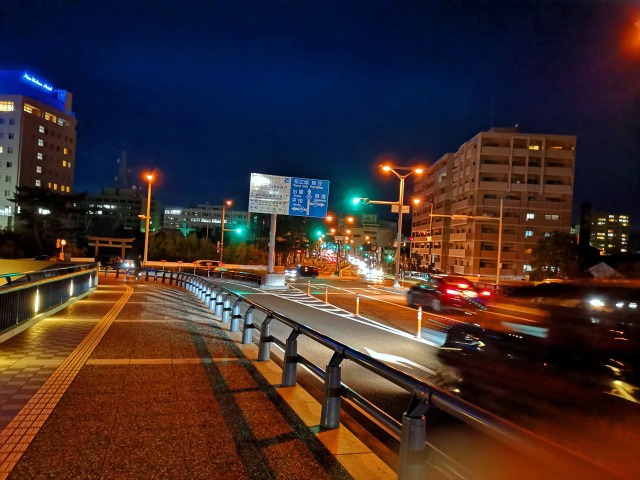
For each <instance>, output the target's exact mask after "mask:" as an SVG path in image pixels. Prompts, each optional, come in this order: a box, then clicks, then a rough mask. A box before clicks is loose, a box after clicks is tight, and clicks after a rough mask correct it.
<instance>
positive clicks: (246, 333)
mask: <svg viewBox="0 0 640 480" xmlns="http://www.w3.org/2000/svg"><path fill="white" fill-rule="evenodd" d="M251 342H253V306H250V307H249V309H248V310H247V313H245V314H244V326H243V327H242V343H244V344H245V345H246V344H248V343H251Z"/></svg>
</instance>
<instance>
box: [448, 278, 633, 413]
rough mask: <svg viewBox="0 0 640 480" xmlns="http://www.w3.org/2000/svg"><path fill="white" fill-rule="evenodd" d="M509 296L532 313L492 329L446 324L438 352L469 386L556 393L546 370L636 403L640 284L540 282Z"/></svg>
mask: <svg viewBox="0 0 640 480" xmlns="http://www.w3.org/2000/svg"><path fill="white" fill-rule="evenodd" d="M512 295H513V297H514V298H517V299H519V300H520V301H523V302H526V303H527V305H529V306H535V308H536V309H537V310H538V312H539V313H538V315H536V316H535V317H531V318H526V319H518V318H517V317H513V318H509V319H507V320H503V321H502V322H501V323H500V324H499V325H498V326H494V327H492V328H490V329H489V328H482V327H480V326H478V325H473V324H463V325H456V326H454V327H452V328H451V329H450V330H449V332H448V334H447V338H446V341H445V343H444V345H443V347H442V349H441V350H440V357H441V359H442V360H443V361H444V363H445V364H446V365H449V366H452V367H454V368H455V369H456V370H457V371H458V372H459V373H460V375H461V378H462V379H463V380H464V381H465V382H466V383H467V384H469V383H474V384H475V386H476V387H477V386H478V385H481V386H483V388H486V387H487V386H489V385H494V386H495V385H498V386H499V388H502V389H505V390H509V389H518V390H520V391H522V392H525V391H526V392H529V394H531V393H532V392H531V390H532V389H534V387H535V388H538V390H541V391H546V392H548V393H549V392H554V393H558V392H557V390H554V388H555V387H556V386H557V385H558V382H555V381H554V380H552V379H550V377H549V376H548V375H549V374H550V372H561V376H562V377H563V378H574V379H575V378H577V379H579V380H578V383H579V384H580V385H583V386H584V385H586V384H589V385H590V387H594V386H595V387H597V388H598V389H600V390H601V391H606V392H607V393H612V394H615V395H619V396H628V397H633V396H636V397H637V398H636V400H637V401H640V390H638V388H637V387H638V385H640V308H639V307H640V288H636V287H632V286H629V285H613V284H610V283H609V284H607V283H593V282H592V283H575V282H563V283H544V284H540V285H538V286H536V287H528V288H523V289H519V290H518V291H517V292H514V293H513V294H512ZM514 371H515V372H517V373H516V374H513V372H514ZM522 372H526V373H522ZM534 375H535V378H536V380H535V382H534V381H533V380H532V378H533V376H534ZM560 385H563V384H560ZM562 388H564V387H562Z"/></svg>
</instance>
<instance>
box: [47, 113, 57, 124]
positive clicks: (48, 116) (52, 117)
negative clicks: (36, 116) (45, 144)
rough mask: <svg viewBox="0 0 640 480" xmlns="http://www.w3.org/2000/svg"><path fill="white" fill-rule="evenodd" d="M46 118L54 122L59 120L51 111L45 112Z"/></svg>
mask: <svg viewBox="0 0 640 480" xmlns="http://www.w3.org/2000/svg"><path fill="white" fill-rule="evenodd" d="M44 119H45V120H48V121H50V122H53V123H56V122H57V121H58V117H56V116H55V115H54V114H53V113H49V112H44Z"/></svg>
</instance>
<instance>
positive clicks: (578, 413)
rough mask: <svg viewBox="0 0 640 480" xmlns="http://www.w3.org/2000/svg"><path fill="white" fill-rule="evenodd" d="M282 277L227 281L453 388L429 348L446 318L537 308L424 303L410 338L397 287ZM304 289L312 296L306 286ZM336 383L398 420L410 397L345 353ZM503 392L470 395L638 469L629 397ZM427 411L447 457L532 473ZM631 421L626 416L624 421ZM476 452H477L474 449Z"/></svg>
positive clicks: (499, 316)
mask: <svg viewBox="0 0 640 480" xmlns="http://www.w3.org/2000/svg"><path fill="white" fill-rule="evenodd" d="M290 285H291V287H292V288H290V289H289V290H288V291H281V292H271V293H267V292H264V291H260V290H257V289H254V288H251V287H247V286H239V285H233V284H227V285H226V286H228V287H229V288H231V289H232V290H234V291H235V292H236V293H239V294H242V295H244V296H246V297H247V298H249V299H251V300H253V301H255V302H256V303H259V304H262V305H264V306H266V307H268V308H270V309H272V310H275V311H278V312H279V313H282V314H284V315H286V316H287V317H289V318H292V319H294V320H296V321H298V322H300V323H303V324H306V325H308V326H309V327H311V328H313V329H315V330H318V331H320V332H322V333H324V334H326V335H328V336H330V337H332V338H334V339H336V340H338V341H339V342H342V343H345V344H347V345H349V346H351V347H353V348H356V349H358V350H360V351H362V352H364V353H367V354H369V355H371V356H373V357H375V358H378V359H380V360H382V361H384V362H386V363H388V364H391V365H393V366H394V367H396V368H398V369H400V370H402V371H405V372H407V373H409V374H410V375H412V376H414V377H416V378H419V379H421V380H424V381H426V382H428V383H431V384H436V385H438V386H441V387H443V388H447V389H453V388H455V387H456V385H457V384H456V380H457V379H456V377H455V375H454V373H455V372H452V371H451V370H450V369H449V368H448V367H446V366H445V365H443V364H442V363H441V361H440V360H439V358H438V347H440V346H441V345H442V342H443V341H444V336H445V335H444V334H445V332H446V329H447V328H448V327H449V326H450V325H452V324H455V323H459V322H473V323H479V324H481V325H487V326H492V325H498V324H499V323H500V322H502V321H510V320H518V321H531V322H535V320H536V315H538V316H539V313H536V311H535V310H533V309H529V308H526V307H522V306H514V305H507V304H502V303H500V302H497V303H496V304H494V305H493V306H492V307H490V309H489V310H488V311H487V312H483V313H481V314H476V315H466V314H453V315H449V314H447V315H438V314H435V313H432V312H423V318H422V329H421V330H420V336H419V337H418V336H417V333H418V319H417V310H416V309H415V308H409V307H407V306H406V302H405V299H404V295H402V294H401V292H396V291H394V289H393V288H391V286H390V283H389V282H386V283H385V282H367V281H363V280H361V279H358V278H353V277H344V278H335V277H320V278H316V279H297V280H292V281H291V283H290ZM307 292H309V293H310V294H311V295H307ZM356 295H358V296H359V315H358V316H356V315H355V312H356ZM325 297H326V299H327V300H328V303H326V302H325ZM256 319H257V321H261V320H262V319H261V318H256ZM272 331H273V333H274V334H276V335H277V336H278V337H279V338H283V339H284V338H286V336H287V335H288V331H287V329H286V328H285V327H283V326H282V325H278V324H277V323H276V324H272ZM299 351H300V354H301V355H303V356H305V357H306V358H310V359H313V361H314V362H315V363H316V364H318V365H320V366H324V365H326V364H327V363H328V361H329V359H330V353H331V352H328V351H323V350H322V349H321V348H319V347H317V346H316V345H315V344H314V343H312V342H310V341H305V340H303V339H301V340H299ZM528 374H529V372H516V375H521V376H522V377H523V378H528V377H527V375H528ZM532 378H533V377H532ZM556 380H557V382H560V383H559V386H556V387H557V389H558V391H566V392H570V391H572V388H573V387H572V385H571V384H570V382H568V381H567V380H566V379H562V378H560V379H555V380H554V381H556ZM532 381H533V380H532ZM343 382H344V383H346V384H347V385H349V386H351V387H352V388H354V389H355V390H357V391H358V392H360V393H362V394H363V395H365V396H366V397H367V398H368V399H369V400H371V401H373V402H374V403H376V404H377V405H379V406H380V407H381V408H382V409H383V410H385V411H387V412H389V413H391V414H392V415H393V416H394V417H395V418H397V419H400V418H401V415H402V413H403V412H404V410H405V409H406V407H407V405H408V403H409V396H408V394H406V392H404V391H402V390H401V389H399V388H397V387H395V386H393V385H391V384H390V383H387V382H386V381H383V380H380V379H379V378H374V377H372V376H370V375H368V374H367V372H364V371H363V370H362V369H360V368H358V367H357V366H355V365H354V364H350V363H348V362H345V364H344V365H343ZM510 393H512V392H505V391H489V395H487V394H486V393H485V394H484V395H481V396H478V397H476V398H474V400H477V401H476V403H478V404H479V405H480V406H482V407H484V408H486V409H488V410H491V411H494V413H498V414H499V415H501V416H503V417H505V418H508V419H510V420H512V421H514V422H516V423H518V424H520V425H522V426H524V427H526V428H528V429H531V430H534V431H536V432H537V433H540V434H542V435H544V436H546V437H549V438H551V439H552V440H553V441H556V442H559V443H561V444H563V445H566V446H568V447H570V448H571V449H575V450H577V451H579V452H581V454H583V455H585V456H586V457H589V458H593V459H595V460H596V461H597V462H598V463H601V464H606V465H609V464H610V463H611V459H612V458H616V459H617V460H616V462H614V465H613V467H612V468H617V469H619V466H620V465H626V466H628V465H635V466H637V468H638V469H637V470H636V471H640V461H639V460H638V459H637V457H638V455H637V454H638V447H637V445H640V438H639V437H638V435H639V434H638V433H636V432H635V431H634V430H633V429H629V428H628V426H629V425H637V424H640V423H638V422H639V421H640V415H639V414H638V409H637V408H635V407H636V405H634V406H631V405H630V402H624V401H622V400H620V399H619V398H617V397H611V396H604V395H603V396H602V398H600V397H598V402H597V403H594V404H592V405H587V406H584V405H581V406H580V407H579V408H576V405H575V404H573V403H570V408H571V411H567V410H566V409H567V404H566V402H564V399H558V400H560V401H558V402H556V401H555V400H554V399H551V403H549V402H546V403H543V402H540V398H537V397H535V396H531V395H529V394H528V393H527V394H526V395H521V396H520V398H518V399H517V401H514V400H513V399H512V397H511V395H510ZM547 400H548V399H547ZM590 400H591V399H590ZM612 411H614V412H616V413H615V415H610V413H611V412H612ZM428 418H430V419H435V420H434V425H432V428H430V430H429V432H428V434H429V438H430V441H432V442H435V443H436V444H438V445H439V446H442V447H443V448H444V447H445V446H448V447H449V450H453V451H455V452H456V455H455V456H456V458H457V460H458V461H460V462H461V463H464V462H467V461H468V460H469V459H470V458H473V459H474V469H479V470H480V471H483V472H484V474H485V477H484V478H521V479H525V478H536V474H532V475H531V477H529V476H524V474H523V473H522V472H521V471H519V470H518V468H519V467H518V466H517V465H508V462H505V461H504V459H503V458H502V456H504V455H507V456H508V455H510V454H509V453H508V452H507V453H505V452H504V451H503V450H501V449H500V448H499V447H498V446H496V445H495V444H493V443H491V442H487V441H486V438H485V437H482V438H481V437H477V436H476V435H475V434H474V433H472V432H469V430H468V428H464V426H462V425H460V424H458V423H457V422H451V421H450V420H443V419H442V418H441V417H438V416H435V417H434V416H428ZM631 420H632V421H633V423H630V422H631ZM605 432H606V435H605ZM471 439H475V440H476V441H471ZM470 445H473V446H472V447H471V446H470ZM489 445H491V448H489ZM452 446H455V448H451V447H452ZM478 452H484V454H483V455H479V454H478ZM496 452H501V453H500V455H499V456H500V457H501V460H500V462H501V463H500V464H501V474H500V477H498V476H497V475H496V473H495V472H491V468H493V466H495V462H496V461H497V457H496V455H498V453H496ZM622 470H623V471H622V473H625V472H628V471H629V470H627V469H626V467H625V469H622ZM489 472H490V473H489ZM487 475H489V476H487ZM630 478H632V477H630Z"/></svg>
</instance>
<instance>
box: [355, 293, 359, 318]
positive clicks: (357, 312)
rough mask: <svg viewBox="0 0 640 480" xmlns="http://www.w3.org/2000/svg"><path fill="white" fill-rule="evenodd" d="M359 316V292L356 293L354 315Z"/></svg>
mask: <svg viewBox="0 0 640 480" xmlns="http://www.w3.org/2000/svg"><path fill="white" fill-rule="evenodd" d="M359 316H360V294H359V293H356V317H359Z"/></svg>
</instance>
